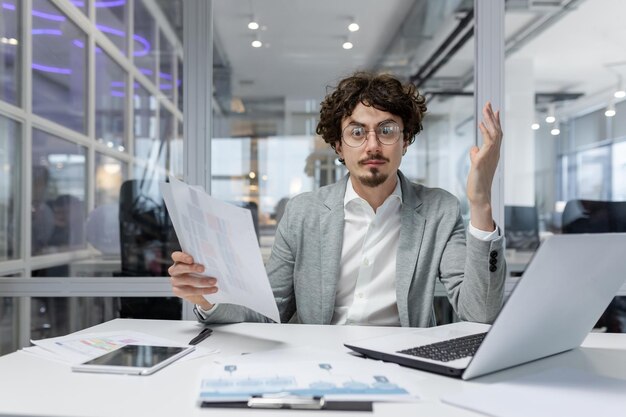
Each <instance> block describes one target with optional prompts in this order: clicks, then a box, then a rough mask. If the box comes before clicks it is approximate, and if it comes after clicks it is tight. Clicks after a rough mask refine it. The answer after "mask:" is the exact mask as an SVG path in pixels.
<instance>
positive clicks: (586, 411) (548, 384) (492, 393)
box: [441, 368, 626, 417]
mask: <svg viewBox="0 0 626 417" xmlns="http://www.w3.org/2000/svg"><path fill="white" fill-rule="evenodd" d="M441 401H443V402H445V403H447V404H450V405H454V406H458V407H461V408H465V409H468V410H472V411H476V412H479V413H484V414H487V415H490V416H497V417H528V416H534V417H544V416H545V417H553V416H568V417H589V416H593V415H598V413H600V414H599V415H602V416H620V415H624V413H625V412H626V380H622V379H617V378H610V377H605V376H600V375H597V374H593V373H590V372H586V371H582V370H578V369H560V368H556V369H549V370H547V371H544V372H541V373H537V374H534V375H528V376H524V377H520V378H515V379H512V380H510V381H507V382H500V383H496V384H481V385H477V386H469V387H467V388H464V389H463V393H462V394H460V395H450V396H446V397H443V398H442V399H441Z"/></svg>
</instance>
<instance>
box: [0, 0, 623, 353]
mask: <svg viewBox="0 0 626 417" xmlns="http://www.w3.org/2000/svg"><path fill="white" fill-rule="evenodd" d="M209 3H210V4H212V15H213V21H212V31H213V36H212V40H196V41H197V42H212V43H211V45H212V54H213V68H212V69H211V70H210V71H207V74H209V75H211V74H212V85H213V95H212V101H211V108H212V114H213V116H212V123H211V126H212V139H211V141H210V155H211V158H210V164H207V167H208V168H209V169H210V179H211V181H210V187H207V188H210V191H211V193H212V195H213V196H215V197H217V198H220V199H223V200H225V201H229V202H232V203H234V204H237V205H241V206H244V207H247V208H249V209H250V210H251V213H252V216H253V219H254V221H255V226H256V228H257V235H258V238H259V244H260V247H261V251H262V253H263V255H264V257H265V258H267V257H268V256H269V253H270V251H271V245H272V241H273V234H274V231H275V228H276V224H277V222H278V221H279V220H280V217H281V215H282V212H283V210H284V206H285V203H286V202H287V201H288V199H289V198H291V197H293V196H294V195H296V194H298V193H302V192H306V191H311V190H315V189H317V188H319V187H321V186H324V185H326V184H329V183H332V182H334V181H336V180H337V179H339V178H340V177H341V176H342V175H344V174H345V168H344V167H343V165H341V164H339V163H338V162H337V157H336V155H335V154H334V152H333V151H332V150H331V149H330V148H329V147H328V145H326V144H325V143H324V142H323V141H322V140H321V139H320V138H318V137H317V136H316V135H315V126H316V122H317V117H318V112H319V103H320V101H321V100H322V98H323V97H324V95H325V94H326V92H327V87H328V86H334V85H335V84H336V82H337V81H338V80H339V79H340V78H342V77H343V76H345V75H348V74H350V73H351V72H353V71H354V70H357V69H368V70H375V71H386V72H390V73H393V74H395V75H397V76H399V77H401V78H402V79H404V80H407V81H409V80H410V81H411V82H414V83H415V84H416V85H417V86H418V88H419V90H420V91H421V92H422V93H423V94H424V95H425V96H426V97H427V99H428V109H429V111H428V114H427V116H426V119H425V121H424V127H425V129H424V131H423V132H422V133H421V134H420V135H419V136H418V137H417V140H416V142H415V143H414V144H413V145H412V146H411V147H410V148H409V151H408V152H407V154H406V156H405V157H404V159H403V162H402V166H401V170H402V171H403V172H404V173H405V174H406V175H407V176H408V177H409V178H410V179H411V180H413V181H416V182H420V183H423V184H425V185H427V186H431V187H441V188H444V189H447V190H449V191H451V192H452V193H454V194H455V195H456V196H457V197H458V198H459V199H460V201H461V205H462V208H463V211H464V213H465V215H466V218H467V215H468V206H467V201H466V198H465V189H464V188H465V179H466V176H467V173H468V170H469V158H468V150H469V148H470V147H471V146H472V145H473V144H474V143H475V141H476V135H475V120H474V108H475V105H476V103H475V97H474V64H475V62H476V58H475V57H474V36H473V35H474V16H473V6H474V2H473V1H467V0H388V1H384V2H382V1H376V0H345V1H341V2H336V1H333V0H318V1H305V0H289V1H288V0H213V1H212V2H209ZM0 5H1V7H0V170H1V175H0V354H5V353H8V352H12V351H14V350H16V349H18V348H20V347H21V346H25V345H27V344H28V340H29V339H31V338H32V339H37V338H44V337H52V336H57V335H62V334H67V333H69V332H72V331H76V330H80V329H82V328H85V327H88V326H91V325H94V324H97V323H101V322H103V321H107V320H110V319H113V318H116V317H134V318H169V319H180V318H181V317H182V311H183V307H182V303H181V302H180V300H178V299H176V298H175V297H172V296H171V294H170V293H168V283H167V279H166V278H165V276H166V270H167V267H168V266H169V263H170V261H169V253H170V252H171V251H172V250H174V249H176V248H177V247H178V243H177V240H176V237H175V234H174V232H173V230H172V227H171V224H170V222H169V220H168V217H167V213H166V210H165V208H164V205H163V202H162V200H161V197H160V195H159V191H158V182H159V181H164V180H165V179H166V178H167V176H168V175H173V176H176V177H179V178H182V177H183V176H184V175H183V174H184V172H185V167H184V164H183V159H184V158H183V153H184V150H185V148H186V147H187V146H190V143H191V142H190V141H193V140H196V139H194V138H192V137H188V136H185V139H183V137H184V136H183V117H184V113H183V111H184V109H183V102H184V94H183V83H184V82H185V80H184V78H183V75H184V74H185V65H186V63H187V62H189V61H190V59H185V56H184V54H183V45H184V42H185V39H183V37H184V36H183V34H184V32H185V30H184V25H185V22H184V21H183V1H182V0H175V1H168V0H1V1H0ZM624 15H626V3H624V2H623V1H620V0H553V1H534V0H508V1H506V2H505V22H504V33H505V39H504V42H505V54H504V55H505V60H504V68H505V86H504V97H505V99H504V103H503V111H504V112H503V115H504V117H503V124H504V132H505V134H504V138H505V139H504V141H505V142H504V152H503V158H502V161H501V164H502V170H501V172H499V173H498V176H499V177H498V180H499V181H501V182H503V196H501V197H502V198H499V199H498V201H499V203H498V204H500V205H501V207H497V208H496V211H499V212H502V213H504V220H501V221H500V222H501V223H504V224H502V225H501V226H504V227H505V229H506V235H507V256H510V257H511V258H512V259H513V258H515V257H521V258H522V259H526V260H528V259H529V258H530V256H531V255H532V252H533V251H534V250H536V248H537V247H538V246H539V245H540V242H541V239H543V238H544V237H545V236H548V235H550V234H554V233H577V232H618V231H625V230H624V229H625V228H626V220H625V219H626V202H625V201H626V98H625V96H626V92H625V91H624V90H625V88H626V26H624V25H623V16H624ZM210 24H211V22H208V23H207V25H210ZM478 59H480V56H479V57H478ZM186 88H188V89H193V88H194V86H193V85H187V86H186ZM185 91H190V90H185ZM437 302H438V304H439V305H440V307H441V308H440V311H441V317H439V318H438V319H439V320H440V322H445V321H446V320H453V319H454V317H451V316H450V315H449V314H447V313H446V308H445V304H446V302H447V301H446V300H445V298H441V299H438V300H437ZM529 308H531V306H529ZM581 308H584V306H581ZM618 318H619V317H618ZM622 318H623V317H622ZM618 324H619V323H618ZM603 329H604V330H608V331H620V327H619V326H617V327H615V326H612V325H608V324H607V325H605V326H604V327H603ZM621 331H626V329H624V328H623V326H622V327H621Z"/></svg>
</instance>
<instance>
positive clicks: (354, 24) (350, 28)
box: [348, 22, 360, 32]
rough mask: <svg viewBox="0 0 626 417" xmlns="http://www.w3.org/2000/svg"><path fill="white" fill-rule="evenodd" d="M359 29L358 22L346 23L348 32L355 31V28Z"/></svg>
mask: <svg viewBox="0 0 626 417" xmlns="http://www.w3.org/2000/svg"><path fill="white" fill-rule="evenodd" d="M359 29H360V26H359V24H358V23H356V22H352V23H350V24H349V25H348V30H349V31H350V32H356V31H357V30H359Z"/></svg>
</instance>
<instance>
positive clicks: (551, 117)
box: [546, 115, 556, 123]
mask: <svg viewBox="0 0 626 417" xmlns="http://www.w3.org/2000/svg"><path fill="white" fill-rule="evenodd" d="M554 122H556V117H554V116H551V115H548V116H546V123H554Z"/></svg>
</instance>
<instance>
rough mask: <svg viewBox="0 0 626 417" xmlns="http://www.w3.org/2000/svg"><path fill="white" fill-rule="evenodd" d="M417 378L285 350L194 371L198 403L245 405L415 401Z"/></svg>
mask: <svg viewBox="0 0 626 417" xmlns="http://www.w3.org/2000/svg"><path fill="white" fill-rule="evenodd" d="M416 379H417V380H419V378H415V376H414V375H413V374H405V373H404V371H403V369H402V368H401V367H400V366H398V365H395V364H386V363H383V362H378V361H371V360H366V359H362V358H355V357H353V356H350V355H346V354H345V353H342V354H337V353H336V352H324V351H320V350H317V349H316V350H314V349H312V348H288V349H277V350H272V351H267V352H259V353H252V354H249V355H245V356H240V355H239V356H233V357H230V358H224V359H220V360H219V363H214V364H210V365H205V366H204V367H203V368H201V370H200V379H199V381H198V387H199V391H198V401H199V402H200V403H202V402H229V401H247V400H248V399H249V398H250V397H251V396H253V395H270V394H281V395H289V396H297V397H312V396H323V397H324V398H325V399H326V400H329V401H394V402H395V401H401V402H405V401H417V400H418V396H417V394H416V391H417V387H418V386H419V381H416Z"/></svg>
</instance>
